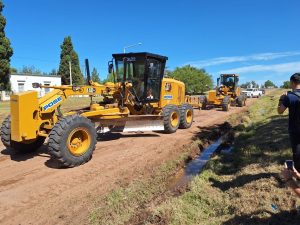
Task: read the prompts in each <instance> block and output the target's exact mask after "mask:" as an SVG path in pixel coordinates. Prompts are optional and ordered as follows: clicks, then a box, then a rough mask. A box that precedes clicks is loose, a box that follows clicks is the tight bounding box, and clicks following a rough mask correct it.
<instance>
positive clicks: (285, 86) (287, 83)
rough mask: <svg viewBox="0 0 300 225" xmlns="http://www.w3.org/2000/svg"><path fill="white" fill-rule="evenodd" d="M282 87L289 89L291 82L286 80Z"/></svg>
mask: <svg viewBox="0 0 300 225" xmlns="http://www.w3.org/2000/svg"><path fill="white" fill-rule="evenodd" d="M281 88H285V89H289V88H290V82H289V81H284V82H283V85H282V86H281Z"/></svg>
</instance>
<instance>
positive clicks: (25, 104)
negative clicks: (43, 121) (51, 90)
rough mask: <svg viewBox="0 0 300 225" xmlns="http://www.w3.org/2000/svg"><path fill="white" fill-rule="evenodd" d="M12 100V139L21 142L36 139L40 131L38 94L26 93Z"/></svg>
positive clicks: (16, 95)
mask: <svg viewBox="0 0 300 225" xmlns="http://www.w3.org/2000/svg"><path fill="white" fill-rule="evenodd" d="M10 98H11V100H10V109H11V139H12V140H13V141H19V142H20V141H23V140H31V139H35V138H36V136H37V132H38V129H39V124H38V117H39V115H38V95H37V92H36V91H26V92H22V93H19V94H14V95H11V97H10Z"/></svg>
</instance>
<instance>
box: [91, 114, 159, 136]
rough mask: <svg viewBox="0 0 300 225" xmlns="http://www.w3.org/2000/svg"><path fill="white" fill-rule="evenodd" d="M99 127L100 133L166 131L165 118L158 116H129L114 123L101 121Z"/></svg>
mask: <svg viewBox="0 0 300 225" xmlns="http://www.w3.org/2000/svg"><path fill="white" fill-rule="evenodd" d="M97 125H98V128H97V131H98V133H106V132H139V131H163V130H164V124H163V117H162V116H157V115H142V116H141V115H140V116H129V117H126V118H122V119H118V120H114V121H111V120H101V121H100V122H99V123H98V124H97Z"/></svg>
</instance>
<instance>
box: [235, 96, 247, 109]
mask: <svg viewBox="0 0 300 225" xmlns="http://www.w3.org/2000/svg"><path fill="white" fill-rule="evenodd" d="M244 101H245V100H244V97H243V96H241V95H240V96H238V97H237V98H236V104H237V106H238V107H243V102H244Z"/></svg>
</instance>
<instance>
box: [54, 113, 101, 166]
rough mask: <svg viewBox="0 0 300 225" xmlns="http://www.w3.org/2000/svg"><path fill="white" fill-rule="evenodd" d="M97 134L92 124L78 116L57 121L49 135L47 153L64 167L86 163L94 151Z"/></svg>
mask: <svg viewBox="0 0 300 225" xmlns="http://www.w3.org/2000/svg"><path fill="white" fill-rule="evenodd" d="M96 143H97V132H96V129H95V127H94V124H93V123H92V122H91V121H90V120H89V119H88V118H86V117H83V116H80V115H77V114H75V115H71V116H66V117H64V118H62V119H61V120H59V121H58V122H57V123H56V124H55V126H54V127H53V129H52V130H51V132H50V134H49V152H50V154H51V155H52V156H53V157H55V158H56V159H57V160H58V161H60V162H61V163H62V164H63V165H64V166H66V167H75V166H79V165H81V164H84V163H86V162H88V161H89V160H90V159H91V157H92V154H93V152H94V150H95V147H96Z"/></svg>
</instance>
